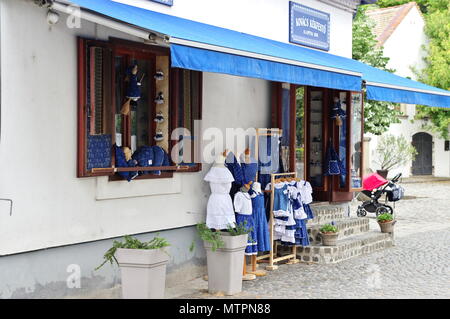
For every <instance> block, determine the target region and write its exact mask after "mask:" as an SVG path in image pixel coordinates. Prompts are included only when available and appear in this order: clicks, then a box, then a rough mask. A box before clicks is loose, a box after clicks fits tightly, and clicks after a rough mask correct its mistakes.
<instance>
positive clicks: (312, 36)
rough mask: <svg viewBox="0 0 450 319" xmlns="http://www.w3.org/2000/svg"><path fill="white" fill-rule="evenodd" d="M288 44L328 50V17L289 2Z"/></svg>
mask: <svg viewBox="0 0 450 319" xmlns="http://www.w3.org/2000/svg"><path fill="white" fill-rule="evenodd" d="M289 42H292V43H296V44H301V45H305V46H308V47H312V48H316V49H321V50H325V51H329V50H330V15H329V14H328V13H325V12H322V11H319V10H315V9H312V8H308V7H305V6H303V5H300V4H298V3H295V2H292V1H290V2H289Z"/></svg>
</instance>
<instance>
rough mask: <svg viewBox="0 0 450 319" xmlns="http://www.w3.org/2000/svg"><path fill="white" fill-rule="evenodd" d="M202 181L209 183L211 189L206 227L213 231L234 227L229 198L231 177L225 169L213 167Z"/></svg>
mask: <svg viewBox="0 0 450 319" xmlns="http://www.w3.org/2000/svg"><path fill="white" fill-rule="evenodd" d="M204 180H205V181H207V182H209V186H210V187H211V195H210V196H209V200H208V205H207V207H206V226H208V228H214V229H227V227H228V225H230V226H231V227H234V226H235V222H236V220H235V216H234V209H233V202H232V200H231V197H230V189H231V182H233V181H234V178H233V175H231V173H230V171H229V170H228V168H226V167H216V166H213V167H211V169H210V170H209V172H208V173H207V174H206V176H205V178H204Z"/></svg>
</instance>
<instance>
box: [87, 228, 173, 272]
mask: <svg viewBox="0 0 450 319" xmlns="http://www.w3.org/2000/svg"><path fill="white" fill-rule="evenodd" d="M124 239H125V242H121V241H117V240H115V241H114V242H113V246H112V247H111V248H110V249H108V250H107V251H106V253H105V255H104V256H103V259H104V261H103V263H102V264H101V265H100V266H98V267H97V268H95V270H98V269H100V268H101V267H102V266H103V265H104V264H106V263H107V262H108V261H109V263H110V264H111V265H112V264H113V263H114V262H115V263H116V264H119V263H118V262H117V259H116V257H115V254H116V251H117V249H118V248H126V249H161V248H165V247H168V246H170V244H169V242H168V241H167V240H166V239H165V238H163V237H159V233H158V234H156V236H155V237H154V238H153V239H152V240H150V241H148V242H141V241H140V240H139V239H137V238H134V237H131V236H130V235H126V236H124Z"/></svg>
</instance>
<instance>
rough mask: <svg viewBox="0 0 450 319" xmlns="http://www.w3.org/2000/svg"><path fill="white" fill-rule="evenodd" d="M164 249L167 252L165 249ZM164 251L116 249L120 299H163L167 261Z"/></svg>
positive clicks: (167, 256)
mask: <svg viewBox="0 0 450 319" xmlns="http://www.w3.org/2000/svg"><path fill="white" fill-rule="evenodd" d="M164 249H165V250H167V247H166V248H164ZM165 250H163V249H124V248H119V249H117V251H116V254H115V257H116V259H117V262H118V263H119V267H120V272H121V275H122V298H124V299H158V298H164V290H165V287H166V265H167V262H168V261H169V255H168V254H167V253H166V251H165Z"/></svg>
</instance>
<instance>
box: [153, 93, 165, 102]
mask: <svg viewBox="0 0 450 319" xmlns="http://www.w3.org/2000/svg"><path fill="white" fill-rule="evenodd" d="M155 103H156V104H164V95H163V93H162V92H159V93H158V96H157V97H156V98H155Z"/></svg>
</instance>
